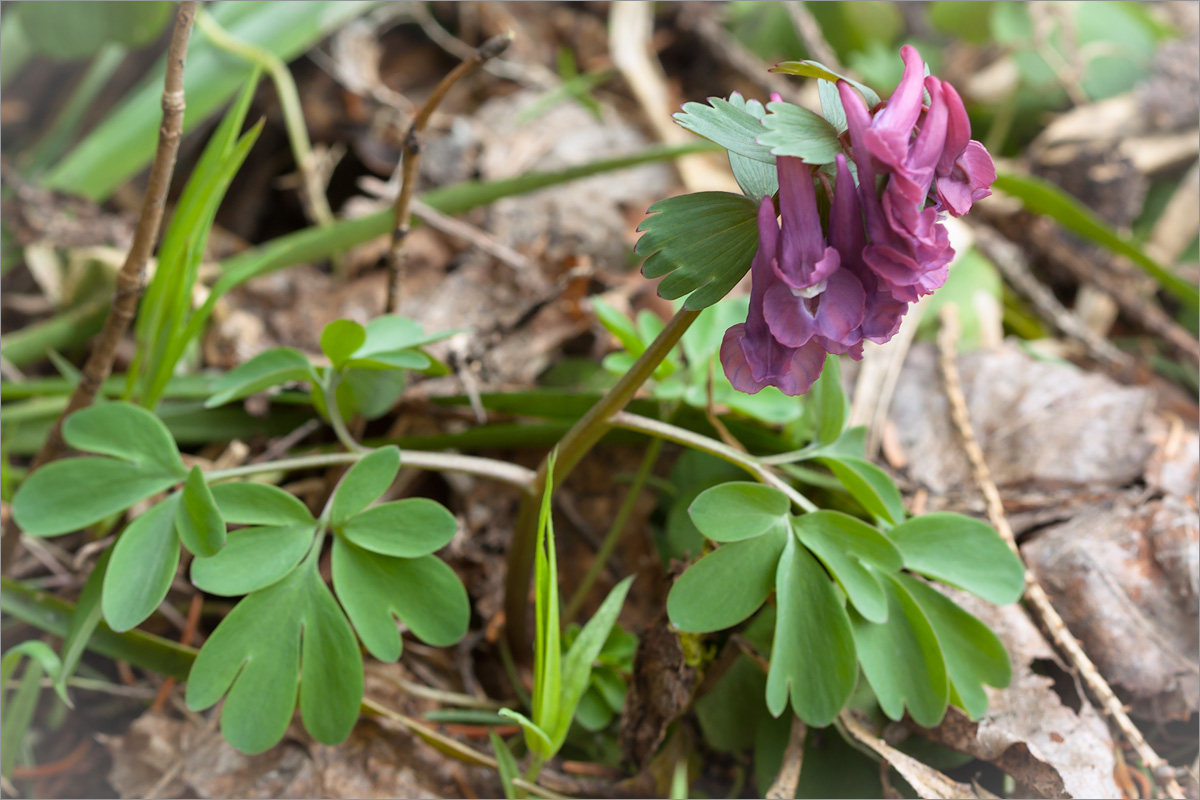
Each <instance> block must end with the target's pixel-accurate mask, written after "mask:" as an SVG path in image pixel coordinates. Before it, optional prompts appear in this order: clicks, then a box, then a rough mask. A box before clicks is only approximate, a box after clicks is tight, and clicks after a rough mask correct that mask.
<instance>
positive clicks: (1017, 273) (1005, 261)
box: [974, 224, 1130, 369]
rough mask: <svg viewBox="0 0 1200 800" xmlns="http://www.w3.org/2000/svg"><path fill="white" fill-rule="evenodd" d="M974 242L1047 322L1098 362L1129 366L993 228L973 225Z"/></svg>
mask: <svg viewBox="0 0 1200 800" xmlns="http://www.w3.org/2000/svg"><path fill="white" fill-rule="evenodd" d="M974 227H975V244H976V246H977V247H978V248H979V249H980V251H981V252H982V253H983V254H984V255H985V256H987V257H988V259H990V260H991V262H992V263H993V264H995V265H996V268H997V269H998V270H1000V273H1001V274H1002V275H1003V276H1004V279H1005V280H1006V281H1008V283H1009V285H1010V286H1012V287H1013V288H1014V289H1016V290H1017V291H1018V292H1020V293H1021V294H1022V295H1023V296H1025V297H1026V298H1027V299H1028V300H1029V301H1030V302H1031V303H1033V307H1034V309H1035V310H1036V311H1037V312H1038V314H1039V315H1041V316H1042V318H1043V319H1045V320H1046V321H1047V322H1049V323H1050V324H1051V325H1053V326H1054V327H1056V328H1058V330H1059V331H1061V332H1062V333H1063V334H1065V335H1067V336H1069V337H1071V338H1072V339H1075V340H1076V341H1078V342H1080V343H1081V344H1082V345H1083V346H1084V347H1085V348H1087V351H1088V353H1089V354H1090V355H1091V356H1092V357H1093V358H1095V359H1096V360H1098V361H1101V362H1103V363H1106V364H1109V365H1111V366H1113V367H1116V368H1118V369H1124V368H1125V367H1127V366H1129V363H1130V359H1129V356H1127V355H1126V354H1125V353H1122V352H1121V351H1120V350H1118V349H1117V348H1115V347H1113V346H1112V344H1111V343H1109V341H1108V339H1105V338H1104V337H1103V336H1100V335H1099V334H1097V333H1096V332H1095V331H1093V330H1092V329H1091V328H1089V327H1088V326H1087V325H1086V324H1085V323H1084V321H1083V320H1081V319H1080V318H1079V316H1078V315H1076V314H1075V313H1074V312H1073V311H1071V310H1070V309H1068V308H1067V307H1065V306H1064V305H1063V304H1062V303H1060V302H1059V301H1058V298H1057V297H1055V296H1054V293H1053V292H1051V291H1050V289H1049V288H1048V287H1047V286H1045V285H1044V284H1043V283H1041V282H1040V281H1039V280H1038V279H1037V278H1036V277H1034V275H1033V273H1032V272H1030V271H1029V264H1028V262H1027V261H1026V260H1025V258H1024V257H1023V256H1022V255H1021V251H1020V249H1019V248H1018V247H1017V246H1016V245H1015V244H1013V243H1012V242H1010V241H1009V240H1008V239H1006V238H1004V237H1003V236H1001V235H1000V233H999V232H998V231H997V230H996V229H995V228H992V227H990V226H987V225H982V224H980V225H976V226H974Z"/></svg>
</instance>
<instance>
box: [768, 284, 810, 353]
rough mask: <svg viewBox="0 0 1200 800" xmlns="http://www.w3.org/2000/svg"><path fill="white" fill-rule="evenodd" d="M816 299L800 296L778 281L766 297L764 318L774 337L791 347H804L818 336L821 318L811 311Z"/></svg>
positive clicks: (769, 289)
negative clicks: (818, 324)
mask: <svg viewBox="0 0 1200 800" xmlns="http://www.w3.org/2000/svg"><path fill="white" fill-rule="evenodd" d="M812 303H813V300H812V299H809V298H805V297H798V296H797V295H795V294H793V293H792V290H791V289H790V288H788V286H787V284H785V283H783V282H781V281H776V282H775V283H773V284H771V286H769V287H768V288H767V292H766V294H765V295H764V296H763V309H762V310H763V317H764V318H765V319H766V321H767V327H768V328H770V329H771V336H773V337H774V338H775V339H776V340H778V341H779V343H780V344H783V345H786V346H787V347H802V346H803V345H806V344H808V342H809V341H810V340H811V339H812V337H814V336H816V335H817V318H816V316H815V315H814V314H813V312H812V311H811V310H810V309H809V306H810V305H811V304H812Z"/></svg>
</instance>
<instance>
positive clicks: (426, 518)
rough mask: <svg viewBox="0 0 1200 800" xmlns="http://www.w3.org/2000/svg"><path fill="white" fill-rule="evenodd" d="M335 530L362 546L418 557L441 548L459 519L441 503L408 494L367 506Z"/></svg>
mask: <svg viewBox="0 0 1200 800" xmlns="http://www.w3.org/2000/svg"><path fill="white" fill-rule="evenodd" d="M336 530H338V532H339V533H341V535H342V536H344V537H345V538H346V540H347V541H350V542H353V543H354V544H356V545H357V546H359V547H361V548H363V549H364V550H370V551H372V552H374V553H379V554H381V555H385V556H396V557H398V558H417V557H419V556H425V555H429V554H430V553H432V552H434V551H436V550H440V549H441V548H442V547H444V546H445V545H446V544H447V543H448V542H449V541H450V540H451V539H453V538H454V534H455V533H457V532H458V520H456V519H455V518H454V515H453V514H451V513H450V512H449V511H448V510H446V507H445V506H443V505H442V504H441V503H438V502H436V501H434V500H429V499H427V498H424V497H411V498H408V499H406V500H396V501H393V502H391V503H383V504H382V505H378V506H375V507H374V508H368V509H367V510H366V511H363V512H362V513H360V514H356V515H354V516H353V517H351V518H350V519H348V520H346V521H345V522H344V523H342V525H341V526H340V527H337V528H336Z"/></svg>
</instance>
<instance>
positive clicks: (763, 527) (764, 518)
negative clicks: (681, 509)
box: [688, 481, 792, 542]
mask: <svg viewBox="0 0 1200 800" xmlns="http://www.w3.org/2000/svg"><path fill="white" fill-rule="evenodd" d="M791 508H792V503H791V501H790V500H788V498H787V495H785V494H784V493H783V492H781V491H779V490H778V489H774V488H772V487H770V486H764V485H763V484H761V483H751V482H749V481H732V482H729V483H722V484H718V485H717V486H714V487H712V488H711V489H706V490H705V491H703V492H701V493H700V495H698V496H697V497H696V499H695V500H693V501H692V504H691V506H689V507H688V514H689V515H690V516H691V518H692V522H694V523H695V525H696V527H697V528H698V529H699V530H700V532H701V533H703V534H704V535H705V536H707V537H708V538H709V539H712V540H713V541H717V542H735V541H738V540H740V539H750V538H753V537H755V536H762V535H763V534H764V533H766V532H768V531H770V530H773V529H775V528H778V527H782V526H784V525H785V524H786V522H787V518H788V512H790V511H791Z"/></svg>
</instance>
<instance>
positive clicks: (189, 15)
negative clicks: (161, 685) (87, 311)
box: [0, 0, 197, 570]
mask: <svg viewBox="0 0 1200 800" xmlns="http://www.w3.org/2000/svg"><path fill="white" fill-rule="evenodd" d="M196 7H197V3H196V0H184V2H182V3H180V4H179V12H178V13H177V14H176V16H175V30H174V32H173V33H172V34H171V45H170V48H169V49H168V51H167V74H166V78H165V80H164V82H163V94H162V110H163V116H162V124H161V125H160V126H159V129H158V148H157V150H156V151H155V153H154V163H153V164H151V166H150V179H149V181H148V183H147V185H146V196H145V198H144V199H143V200H142V211H141V215H140V216H139V217H138V224H137V229H136V230H135V231H134V234H133V243H132V244H131V245H130V248H129V255H128V256H127V257H126V258H125V263H124V264H123V265H122V266H121V271H120V272H119V273H117V289H116V293H115V294H114V295H113V301H112V308H111V309H110V310H109V312H108V318H107V319H106V320H105V322H104V329H103V330H102V331H101V332H100V335H99V336H97V337H96V340H95V344H94V345H93V347H92V353H91V355H90V356H88V360H87V363H86V364H85V365H84V368H83V374H82V376H81V377H80V379H79V384H78V385H77V386H76V387H75V391H74V393H72V395H71V399H70V400H69V401H68V402H67V407H66V408H65V409H64V410H63V413H62V415H61V416H59V418H58V420H57V421H55V423H54V426H53V427H52V428H51V429H50V433H49V435H48V436H47V437H46V441H45V442H44V443H43V444H42V448H41V450H39V451H38V454H37V456H36V457H35V458H34V459H33V464H32V465H31V466H30V468H29V471H30V472H31V473H32V472H33V471H34V470H36V469H38V468H39V467H41V466H43V465H45V464H48V463H50V462H51V461H54V460H55V459H56V458H58V457H59V456H60V455H62V453H63V451H64V450H65V449H66V444H65V442H64V441H63V437H62V424H63V420H64V419H66V418H67V417H68V416H70V415H71V414H73V413H75V412H76V411H78V410H79V409H81V408H84V407H86V406H90V405H91V404H92V402H93V401H94V400H95V399H96V392H98V391H99V390H100V385H101V384H102V383H103V382H104V380H105V379H106V378H107V377H108V376H109V374H110V373H111V372H112V366H113V360H114V358H115V357H116V353H117V345H118V344H119V343H120V341H121V337H123V336H124V335H125V331H126V330H127V329H128V328H129V323H130V322H131V321H132V320H133V316H134V314H135V313H136V311H137V304H138V299H139V298H140V297H141V296H142V291H143V289H145V285H146V264H147V263H148V262H149V260H150V255H151V253H153V252H154V246H155V244H156V243H157V242H158V232H159V228H161V227H162V219H163V209H164V208H165V207H166V203H167V191H168V190H169V189H170V188H171V175H172V173H173V172H174V171H175V157H176V155H178V153H179V140H180V139H181V138H182V137H183V108H184V98H183V67H184V62H185V61H186V59H187V50H188V37H189V35H190V34H191V32H192V23H193V22H195V19H196ZM19 535H20V534H19V532H18V529H17V526H16V523H15V522H13V520H12V518H11V517H10V518H9V521H8V524H7V525H6V526H5V528H4V533H3V540H2V542H0V570H2V569H3V568H4V567H7V566H8V565H9V564H11V563H12V556H13V555H15V554H16V549H17V544H18V542H19Z"/></svg>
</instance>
